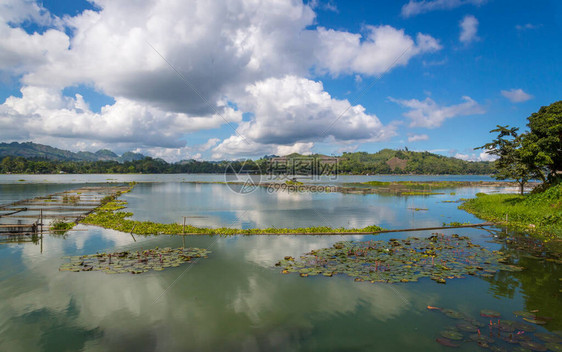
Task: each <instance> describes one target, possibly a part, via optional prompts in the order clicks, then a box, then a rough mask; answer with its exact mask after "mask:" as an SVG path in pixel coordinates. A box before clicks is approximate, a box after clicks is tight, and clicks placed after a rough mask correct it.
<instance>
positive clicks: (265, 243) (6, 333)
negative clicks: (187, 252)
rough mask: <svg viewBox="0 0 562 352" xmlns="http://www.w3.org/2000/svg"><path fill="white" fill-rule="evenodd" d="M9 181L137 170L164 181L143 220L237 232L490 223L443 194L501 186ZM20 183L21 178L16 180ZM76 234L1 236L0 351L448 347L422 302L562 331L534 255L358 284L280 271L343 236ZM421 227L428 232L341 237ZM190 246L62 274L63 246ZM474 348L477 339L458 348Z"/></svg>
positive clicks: (32, 188)
mask: <svg viewBox="0 0 562 352" xmlns="http://www.w3.org/2000/svg"><path fill="white" fill-rule="evenodd" d="M8 176H9V177H8ZM8 176H1V178H0V182H1V183H2V185H1V186H0V190H1V192H2V193H1V198H0V200H1V201H2V202H7V201H12V200H14V199H17V198H18V197H19V198H20V199H21V198H29V197H33V196H36V195H45V194H49V193H53V192H58V191H61V190H65V189H70V188H76V187H78V186H79V185H82V184H83V183H104V182H128V181H131V180H133V179H134V178H137V177H140V178H142V179H143V180H142V181H147V182H148V181H158V182H157V183H142V184H138V185H137V186H135V188H134V190H133V192H131V193H129V194H127V195H125V196H124V197H123V199H126V200H127V201H128V202H129V209H128V210H130V211H132V212H134V213H135V215H134V218H135V219H138V220H152V221H158V222H178V223H181V222H182V221H183V217H184V216H185V217H187V218H186V219H187V222H188V223H192V224H195V225H199V226H213V227H215V226H227V227H228V226H230V227H233V228H250V227H270V226H275V227H298V226H315V225H327V226H334V227H339V226H344V227H363V226H367V225H371V224H379V225H381V226H383V227H385V228H393V229H400V228H410V227H425V226H435V225H437V226H439V225H441V224H442V223H443V222H451V221H459V222H481V220H479V219H477V218H475V217H473V216H472V215H470V214H467V213H465V212H463V211H461V210H458V209H457V206H458V204H457V203H443V201H449V200H458V199H459V198H463V197H470V196H473V195H474V194H475V193H476V192H481V191H484V192H496V191H505V189H503V188H489V187H485V188H481V189H480V188H463V189H456V190H444V191H443V192H444V193H445V194H443V195H434V196H426V197H421V196H413V197H395V196H382V195H356V194H339V193H287V192H274V193H269V192H267V189H265V188H262V189H257V190H256V191H255V192H253V193H250V194H247V195H240V194H237V193H234V192H232V191H231V190H230V189H229V188H228V187H227V186H224V185H218V184H190V183H181V182H182V181H192V180H194V178H198V177H200V176H201V175H195V176H193V175H164V176H159V175H158V176H154V175H133V176H132V175H109V176H108V175H97V176H92V175H87V176H80V175H62V177H61V176H58V175H56V176H48V177H45V176H43V175H41V176H38V177H37V178H35V177H30V176H29V175H25V176H20V175H8ZM217 177H222V176H217ZM22 178H24V179H26V181H17V180H18V179H22ZM108 178H111V179H112V180H107V179H108ZM368 179H377V178H376V177H370V178H368ZM378 179H381V178H378ZM45 180H47V181H45ZM201 180H204V181H208V180H209V177H207V179H201ZM361 180H363V179H361ZM137 181H139V180H138V179H137ZM451 192H455V194H451ZM413 208H424V209H427V210H424V211H415V210H413ZM77 230H80V231H72V232H70V233H69V234H68V235H67V236H66V237H60V236H58V237H55V236H46V237H45V238H44V241H43V244H42V251H41V245H40V244H39V243H38V244H33V243H23V244H3V245H0V351H36V350H39V351H75V350H83V351H107V350H116V351H154V350H157V351H185V350H194V351H218V350H221V351H222V350H225V351H229V350H232V351H234V350H247V351H271V350H279V351H287V350H302V351H311V350H312V351H314V350H317V351H323V350H354V351H363V350H371V351H372V350H375V351H379V350H380V351H441V350H446V349H447V348H446V347H443V346H440V345H438V344H437V343H435V338H436V337H437V336H438V333H439V331H441V330H443V328H444V327H446V326H449V325H454V324H455V323H456V322H455V321H453V320H451V319H449V318H447V317H445V316H444V315H442V314H440V313H436V312H432V311H428V310H427V308H426V307H427V305H432V306H438V307H447V308H452V309H456V310H459V311H462V312H464V313H467V314H471V315H473V316H474V317H478V313H479V311H480V310H481V309H494V310H498V311H500V312H501V313H502V315H503V317H504V319H514V317H513V314H512V311H514V310H533V309H538V310H539V311H540V312H541V313H542V314H543V315H547V316H550V317H552V318H553V319H552V320H550V321H549V322H548V323H547V324H546V325H545V326H544V327H540V328H539V331H554V330H561V329H562V319H561V318H562V316H561V314H562V297H561V295H560V291H559V290H560V288H561V287H560V282H561V281H560V280H559V278H560V277H562V269H561V267H560V265H557V264H555V263H553V262H547V261H542V260H534V259H531V258H526V257H524V255H525V253H520V252H514V254H515V255H516V256H521V263H522V264H523V266H525V267H527V270H525V271H522V272H517V273H507V272H500V273H497V274H496V275H495V277H493V278H489V279H486V280H484V279H480V278H473V277H469V278H466V279H462V280H448V282H447V284H446V285H438V284H436V283H434V282H433V281H431V280H428V279H425V280H420V281H419V282H417V283H407V284H394V285H388V284H370V283H356V282H353V281H352V280H351V279H348V278H346V277H332V278H324V277H314V278H301V277H299V276H297V275H281V274H280V273H279V270H278V269H277V268H275V267H274V266H273V265H274V263H275V262H277V261H278V260H279V259H281V258H283V257H284V256H286V255H292V256H299V255H301V254H303V253H305V252H308V251H310V250H312V249H317V248H323V247H327V246H331V245H332V244H333V243H334V242H336V241H340V240H342V239H344V238H343V237H341V236H261V237H260V236H234V237H208V236H202V237H187V238H182V237H175V236H158V237H138V236H135V237H134V238H133V237H132V236H131V235H129V234H124V233H119V232H116V231H112V230H104V229H100V228H97V227H91V226H84V225H79V226H78V227H77ZM454 232H455V233H459V234H462V235H467V236H470V237H471V238H472V240H473V241H474V242H477V243H479V244H482V245H485V246H487V247H488V248H490V249H500V247H499V245H498V244H495V243H489V242H488V241H489V239H490V238H489V233H488V232H486V231H483V230H479V229H457V230H455V231H454ZM445 233H453V232H445ZM414 235H415V236H420V237H421V236H428V235H430V233H428V232H413V233H393V234H389V235H378V236H348V237H345V239H354V240H369V239H389V238H391V237H392V238H404V237H408V236H414ZM184 241H185V245H186V246H193V247H202V248H209V249H210V250H211V251H212V253H211V254H210V255H209V258H208V259H203V260H201V261H199V262H198V263H196V264H193V265H190V266H189V264H187V265H183V266H180V267H178V268H170V269H167V270H165V271H162V272H149V273H145V274H142V275H107V274H104V273H99V272H91V273H69V272H59V271H58V267H59V266H60V264H61V263H62V262H63V260H62V259H61V257H62V256H64V255H79V254H90V253H95V252H97V251H106V250H125V249H128V250H139V249H148V248H154V247H156V246H158V247H166V246H168V247H180V246H182V245H183V244H184V243H183V242H184ZM503 250H509V249H507V248H503ZM475 349H477V348H476V346H475V345H474V344H472V345H468V344H466V345H464V346H462V347H461V348H459V350H466V351H469V350H475Z"/></svg>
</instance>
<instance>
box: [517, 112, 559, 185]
mask: <svg viewBox="0 0 562 352" xmlns="http://www.w3.org/2000/svg"><path fill="white" fill-rule="evenodd" d="M528 120H529V123H528V124H527V126H528V127H529V132H528V133H526V134H525V135H524V138H523V145H522V151H521V153H522V158H523V160H524V162H525V163H526V164H527V165H528V166H529V168H530V169H531V171H532V173H533V176H534V177H536V178H540V179H541V180H543V182H549V183H557V182H560V180H561V179H562V101H558V102H556V103H553V104H551V105H549V106H543V107H541V108H540V109H539V111H538V112H536V113H533V114H532V115H531V116H529V118H528Z"/></svg>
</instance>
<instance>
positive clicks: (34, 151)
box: [0, 142, 145, 163]
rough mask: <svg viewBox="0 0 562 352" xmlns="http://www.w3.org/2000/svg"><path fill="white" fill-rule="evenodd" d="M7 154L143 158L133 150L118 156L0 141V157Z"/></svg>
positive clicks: (72, 158)
mask: <svg viewBox="0 0 562 352" xmlns="http://www.w3.org/2000/svg"><path fill="white" fill-rule="evenodd" d="M7 156H11V157H18V156H21V157H24V158H26V159H47V160H57V161H118V162H120V163H123V162H126V161H135V160H142V159H144V158H145V156H144V155H143V154H140V153H133V152H126V153H124V154H123V155H121V156H119V155H117V154H115V153H114V152H112V151H111V150H108V149H100V150H98V151H97V152H95V153H92V152H77V153H74V152H71V151H68V150H63V149H58V148H54V147H50V146H48V145H44V144H37V143H33V142H25V143H18V142H12V143H0V159H3V158H4V157H7Z"/></svg>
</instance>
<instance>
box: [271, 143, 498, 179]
mask: <svg viewBox="0 0 562 352" xmlns="http://www.w3.org/2000/svg"><path fill="white" fill-rule="evenodd" d="M309 157H316V158H318V160H321V161H320V162H324V161H323V160H326V161H328V160H334V159H336V158H337V168H338V172H339V173H349V174H418V175H419V174H433V175H445V174H448V175H463V174H479V175H485V174H492V173H495V169H494V163H493V162H486V161H465V160H461V159H457V158H453V157H447V156H443V155H438V154H433V153H430V152H413V151H405V150H392V149H382V150H380V151H378V152H376V153H367V152H354V153H343V155H342V156H339V157H328V156H326V155H320V154H316V155H309V156H303V155H299V154H291V155H288V156H285V157H282V158H281V159H288V160H290V159H298V158H304V159H306V158H309Z"/></svg>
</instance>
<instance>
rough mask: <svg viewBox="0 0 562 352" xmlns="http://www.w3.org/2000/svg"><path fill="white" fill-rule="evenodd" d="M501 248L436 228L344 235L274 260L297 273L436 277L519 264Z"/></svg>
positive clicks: (408, 279)
mask: <svg viewBox="0 0 562 352" xmlns="http://www.w3.org/2000/svg"><path fill="white" fill-rule="evenodd" d="M503 262H505V257H504V256H503V253H501V252H496V251H489V250H487V249H485V248H483V247H480V246H479V245H477V244H474V243H472V242H471V241H470V240H469V238H468V237H461V236H458V235H452V236H445V235H442V234H434V235H432V236H431V237H429V238H421V239H420V238H417V237H410V238H407V239H404V240H397V239H391V240H389V241H368V242H355V241H342V242H337V243H335V244H334V245H333V247H331V248H324V249H319V250H313V251H311V252H310V253H307V254H305V255H304V256H301V257H300V259H298V260H297V259H295V258H292V257H285V258H284V259H283V260H281V261H280V262H278V263H277V264H276V266H279V267H281V268H282V273H284V274H288V273H299V274H300V276H303V277H304V276H316V275H323V276H333V275H336V274H344V275H347V276H350V277H352V278H354V279H355V281H370V282H373V283H374V282H389V283H397V282H412V281H417V280H418V279H420V278H424V277H429V278H431V279H432V280H434V281H436V282H438V283H445V282H446V280H447V279H454V278H463V277H465V276H466V275H474V276H484V275H492V274H493V273H495V272H496V271H497V270H507V271H516V270H522V269H523V268H520V267H516V266H513V265H507V264H504V263H503Z"/></svg>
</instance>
